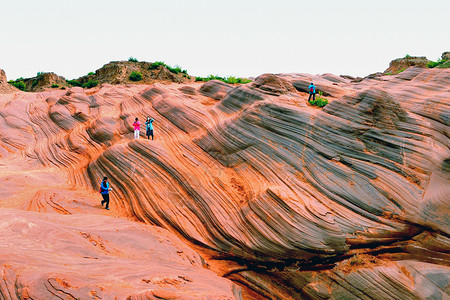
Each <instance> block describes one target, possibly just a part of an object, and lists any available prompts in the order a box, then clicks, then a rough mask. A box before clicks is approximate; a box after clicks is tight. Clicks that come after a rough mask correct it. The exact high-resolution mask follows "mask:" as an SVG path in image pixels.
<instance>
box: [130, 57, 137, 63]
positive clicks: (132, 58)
mask: <svg viewBox="0 0 450 300" xmlns="http://www.w3.org/2000/svg"><path fill="white" fill-rule="evenodd" d="M128 61H132V62H138V60H137V59H136V58H134V57H133V56H130V57H129V58H128Z"/></svg>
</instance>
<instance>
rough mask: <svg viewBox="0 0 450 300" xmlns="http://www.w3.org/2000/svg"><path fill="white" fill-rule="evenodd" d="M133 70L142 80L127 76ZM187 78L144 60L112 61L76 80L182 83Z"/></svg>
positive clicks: (83, 81) (123, 82)
mask: <svg viewBox="0 0 450 300" xmlns="http://www.w3.org/2000/svg"><path fill="white" fill-rule="evenodd" d="M133 71H134V72H139V73H141V74H142V80H140V81H139V82H135V81H132V80H130V78H129V77H130V75H131V73H132V72H133ZM189 78H190V77H189V76H187V74H184V73H178V74H176V73H173V72H171V71H169V70H168V69H167V68H166V67H165V66H163V65H161V66H158V67H154V66H153V63H149V62H145V61H142V62H133V61H112V62H110V63H108V64H106V65H104V66H103V67H101V68H100V69H98V70H96V71H95V73H93V74H90V75H89V74H88V75H86V76H82V77H80V78H78V79H77V80H78V81H79V82H81V83H82V84H83V83H86V82H88V81H89V80H95V81H98V82H99V83H110V84H126V83H134V84H136V83H140V84H152V83H155V82H168V83H172V82H175V83H182V82H188V81H190V80H189Z"/></svg>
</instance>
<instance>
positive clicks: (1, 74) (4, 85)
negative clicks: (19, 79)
mask: <svg viewBox="0 0 450 300" xmlns="http://www.w3.org/2000/svg"><path fill="white" fill-rule="evenodd" d="M17 91H18V89H16V88H15V87H14V86H12V85H10V84H9V83H8V79H7V78H6V73H5V71H4V70H3V69H0V93H1V94H8V93H13V92H17Z"/></svg>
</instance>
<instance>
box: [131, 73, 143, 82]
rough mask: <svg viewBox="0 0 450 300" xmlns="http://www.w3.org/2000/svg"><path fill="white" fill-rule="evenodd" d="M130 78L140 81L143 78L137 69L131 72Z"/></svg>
mask: <svg viewBox="0 0 450 300" xmlns="http://www.w3.org/2000/svg"><path fill="white" fill-rule="evenodd" d="M129 78H130V80H132V81H140V80H142V73H141V72H137V71H133V72H131V74H130V77H129Z"/></svg>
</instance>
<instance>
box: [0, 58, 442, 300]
mask: <svg viewBox="0 0 450 300" xmlns="http://www.w3.org/2000/svg"><path fill="white" fill-rule="evenodd" d="M311 81H313V82H314V83H315V84H316V86H317V87H318V89H319V90H321V91H323V95H324V96H326V97H327V98H328V100H329V101H330V102H331V103H330V104H328V105H327V106H326V107H325V108H324V109H318V108H314V107H311V106H309V105H308V104H306V99H307V94H306V93H305V88H306V86H307V85H308V84H309V82H311ZM449 86H450V71H449V70H448V69H425V68H420V67H410V68H408V69H407V70H406V71H404V72H402V73H400V74H398V75H393V76H378V77H376V78H365V79H361V80H352V79H351V78H348V77H340V76H335V75H332V74H324V75H321V76H319V75H316V76H312V75H308V74H279V75H278V76H274V75H270V74H267V75H263V76H261V77H260V78H257V79H256V80H255V82H253V83H250V84H246V85H241V86H231V85H227V84H224V83H222V82H217V81H211V82H208V83H205V84H201V83H186V84H170V85H168V84H153V85H150V86H149V85H109V84H103V85H102V86H101V87H99V88H97V89H95V90H90V91H89V92H88V93H86V90H83V89H82V88H71V89H70V90H68V91H62V90H53V91H48V92H41V93H16V94H8V95H0V164H1V168H2V169H1V171H0V182H2V184H3V189H2V191H1V192H0V197H1V199H2V202H1V204H0V206H1V207H2V208H0V213H1V214H2V215H3V216H4V217H2V218H1V219H2V220H8V221H3V223H2V227H1V228H2V230H5V231H4V232H11V236H8V235H4V237H3V239H4V242H3V243H1V244H2V245H7V246H3V247H1V248H0V251H1V253H0V254H1V255H0V257H3V259H2V264H1V266H2V268H3V269H2V270H3V274H7V275H6V278H7V279H6V280H4V281H3V282H1V284H0V291H1V293H2V295H3V297H5V298H6V299H10V298H11V299H16V298H20V297H22V298H24V295H28V294H30V295H36V296H35V297H37V298H39V297H43V298H45V295H50V294H45V293H52V295H54V298H57V297H58V296H61V295H63V294H70V295H72V296H73V297H75V298H76V297H79V298H83V297H84V296H85V295H87V294H88V293H91V295H93V294H92V293H94V292H95V294H97V295H98V294H99V293H100V292H103V293H104V294H102V295H104V296H105V297H108V296H110V295H118V296H119V297H122V296H125V295H130V296H131V297H132V298H135V299H158V298H157V297H159V298H166V299H168V298H170V297H172V298H173V297H186V298H188V297H191V298H202V297H203V298H206V296H205V295H206V294H207V293H208V292H207V291H208V290H209V291H210V297H211V298H213V299H216V298H225V299H227V298H240V297H241V295H242V297H243V298H247V299H254V298H272V299H276V298H278V299H280V298H281V299H302V298H305V299H324V298H332V299H417V298H421V299H422V298H430V299H445V298H447V297H449V293H450V290H449V281H450V255H449V252H450V239H449V236H450V228H449V224H450V222H449V208H448V203H449V199H450V184H449V183H450V149H449V146H450V140H449V118H450V109H449V106H450V103H449V101H448V99H449V98H450V89H449ZM146 116H151V117H153V118H154V119H155V123H154V124H155V138H156V139H155V140H154V141H148V140H146V139H144V135H143V132H142V131H141V139H139V140H133V139H132V137H133V133H132V126H131V124H132V122H133V120H134V118H135V117H139V119H140V120H141V122H143V121H144V118H145V117H146ZM104 175H107V176H108V177H109V178H110V180H111V184H112V186H113V188H114V189H113V192H112V205H111V207H112V210H111V211H110V212H108V214H110V216H103V215H104V214H106V213H105V210H102V209H101V207H100V205H99V201H100V197H99V195H98V192H96V191H97V190H98V188H99V183H100V180H101V178H102V177H103V176H104ZM26 211H33V212H26ZM44 213H47V214H44ZM50 213H51V214H50ZM55 213H58V214H60V215H56V214H55ZM98 215H102V216H98ZM111 215H112V216H115V217H118V218H119V219H117V218H112V216H111ZM15 218H18V219H15ZM126 219H128V220H126ZM51 224H58V225H57V226H56V227H57V228H58V229H53V230H54V231H52V230H50V228H52V226H51ZM144 224H151V225H156V226H158V227H160V228H163V229H164V230H163V229H158V230H161V231H157V229H156V228H155V227H151V226H149V225H144ZM113 228H115V229H117V232H116V231H114V229H113ZM165 230H168V231H170V232H171V233H168V232H166V231H165ZM83 233H85V234H83ZM160 234H163V235H164V236H165V237H166V238H167V240H168V242H167V243H168V244H169V245H170V244H171V245H172V246H170V248H169V249H161V247H159V246H154V245H155V244H156V245H158V243H156V240H158V239H159V238H161V237H160ZM173 234H175V235H177V237H175V236H174V235H173ZM164 239H165V238H164ZM178 239H181V240H182V241H183V242H184V243H186V244H187V245H189V246H190V247H192V248H194V249H195V250H196V251H197V252H198V253H199V254H196V253H195V252H193V251H192V250H189V249H186V247H185V246H184V245H181V244H180V242H179V240H178ZM92 240H93V241H92ZM103 241H104V242H103ZM137 241H141V242H139V243H138V242H137ZM68 245H76V247H75V248H73V247H71V246H68ZM101 245H103V246H101ZM166 245H167V244H166ZM51 247H54V248H53V249H54V251H53V250H52V248H51ZM142 247H144V248H145V249H142ZM148 248H151V249H154V250H152V251H148ZM11 249H13V250H11ZM14 249H21V250H20V251H14ZM37 249H39V251H40V253H43V254H42V255H43V257H45V259H43V260H40V259H36V257H35V256H34V255H32V253H33V252H34V251H36V250H37ZM177 249H178V250H177ZM32 251H33V252H32ZM105 251H107V252H108V253H106V254H105ZM177 251H182V253H183V255H181V256H177V255H176V254H177V253H178V252H177ZM153 252H154V253H153ZM55 253H56V254H55ZM57 253H60V254H61V255H58V254H57ZM184 253H187V254H186V255H187V256H189V257H191V259H192V260H193V261H190V259H187V260H189V263H188V262H187V261H186V257H185V256H184ZM163 254H167V255H166V256H164V258H163V259H162V258H161V257H162V256H161V255H163ZM199 255H201V256H202V257H203V259H205V260H206V262H207V264H205V267H207V268H209V269H210V270H204V269H202V267H201V263H200V261H201V259H200V258H199V257H200V256H199ZM61 256H62V257H61ZM84 257H89V258H84ZM66 258H67V259H66ZM91 258H97V259H96V260H95V261H93V260H92V259H91ZM183 258H184V260H183ZM85 260H86V262H85V263H82V262H84V261H85ZM112 261H113V263H112ZM23 262H26V263H23ZM161 265H163V266H164V268H165V269H164V272H163V271H161V270H160V267H161ZM131 266H133V267H131ZM10 270H13V271H10ZM87 270H88V271H87ZM180 270H183V271H182V272H181V271H180ZM211 271H214V272H215V273H216V274H218V275H220V276H222V277H224V278H217V277H215V275H211V274H212V273H211ZM5 272H6V273H5ZM8 272H10V273H8ZM160 272H162V273H164V276H162V275H158V274H159V273H160ZM208 272H209V273H208ZM207 273H208V274H210V275H204V274H207ZM17 274H21V275H19V277H17ZM55 274H57V275H55ZM102 274H109V275H108V277H107V278H106V279H105V278H102ZM4 276H5V275H4ZM180 276H181V277H180ZM205 276H208V278H209V277H211V278H214V279H212V280H211V281H208V280H204V278H205ZM155 277H156V279H155ZM17 278H19V279H17ZM91 278H94V279H91ZM183 278H189V280H191V281H189V280H185V279H183ZM166 279H167V280H166ZM58 280H59V281H58ZM159 280H165V281H163V282H161V281H159ZM172 280H175V281H172ZM230 280H231V281H233V282H234V283H232V282H231V281H230ZM147 281H148V282H147ZM167 282H169V283H167ZM106 284H109V285H108V286H107V287H106V286H105V285H106ZM147 284H148V285H147ZM236 285H239V286H240V287H241V288H242V294H240V292H239V288H238V287H236ZM24 287H26V289H25V288H24ZM102 289H103V290H102ZM161 289H163V290H164V291H162V292H161V291H160V290H161ZM55 291H56V292H55ZM194 291H196V292H198V294H195V293H194ZM160 292H161V293H162V294H158V293H160ZM27 293H28V294H27ZM61 293H63V294H61ZM155 293H156V294H155ZM164 293H166V294H164ZM167 293H169V294H167ZM170 293H175V294H176V295H174V294H170ZM4 295H7V296H4ZM18 295H19V296H18ZM8 297H9V298H8ZM49 297H50V296H49ZM63 297H64V296H63ZM92 297H94V296H92ZM94 298H95V297H94Z"/></svg>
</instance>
